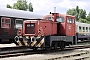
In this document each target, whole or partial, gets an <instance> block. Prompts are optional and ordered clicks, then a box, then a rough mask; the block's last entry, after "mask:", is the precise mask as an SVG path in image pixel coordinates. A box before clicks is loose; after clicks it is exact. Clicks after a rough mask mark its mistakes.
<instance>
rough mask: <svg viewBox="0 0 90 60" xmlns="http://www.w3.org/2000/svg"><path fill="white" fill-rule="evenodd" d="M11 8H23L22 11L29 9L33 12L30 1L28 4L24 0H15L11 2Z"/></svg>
mask: <svg viewBox="0 0 90 60" xmlns="http://www.w3.org/2000/svg"><path fill="white" fill-rule="evenodd" d="M28 6H29V7H28ZM13 9H18V10H24V11H27V10H28V9H29V11H32V12H33V7H32V4H31V2H30V3H29V5H28V4H27V1H26V0H17V2H16V3H14V4H13Z"/></svg>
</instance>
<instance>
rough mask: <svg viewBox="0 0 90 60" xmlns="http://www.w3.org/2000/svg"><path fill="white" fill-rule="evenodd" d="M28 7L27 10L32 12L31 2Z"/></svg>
mask: <svg viewBox="0 0 90 60" xmlns="http://www.w3.org/2000/svg"><path fill="white" fill-rule="evenodd" d="M28 9H29V11H32V12H33V7H32V3H31V2H30V3H29V5H28Z"/></svg>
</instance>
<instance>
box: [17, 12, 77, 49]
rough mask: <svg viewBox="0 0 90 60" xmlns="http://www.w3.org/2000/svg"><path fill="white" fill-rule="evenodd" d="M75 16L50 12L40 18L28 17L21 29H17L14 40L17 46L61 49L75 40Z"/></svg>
mask: <svg viewBox="0 0 90 60" xmlns="http://www.w3.org/2000/svg"><path fill="white" fill-rule="evenodd" d="M76 40H77V39H76V22H75V16H71V15H64V14H59V13H50V14H49V15H46V16H44V17H43V18H42V19H30V20H25V21H24V22H23V29H18V34H17V36H16V37H15V41H16V43H17V44H18V45H19V46H29V47H31V48H32V49H37V48H45V49H47V50H48V49H51V48H54V49H57V47H60V48H61V49H62V50H63V49H64V48H65V46H66V45H69V44H75V43H76V42H77V41H76Z"/></svg>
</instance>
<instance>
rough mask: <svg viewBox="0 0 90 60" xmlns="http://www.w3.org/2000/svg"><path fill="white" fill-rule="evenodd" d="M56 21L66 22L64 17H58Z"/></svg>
mask: <svg viewBox="0 0 90 60" xmlns="http://www.w3.org/2000/svg"><path fill="white" fill-rule="evenodd" d="M56 21H57V22H64V17H57V18H56Z"/></svg>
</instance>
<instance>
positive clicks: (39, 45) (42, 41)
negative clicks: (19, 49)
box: [37, 38, 44, 47]
mask: <svg viewBox="0 0 90 60" xmlns="http://www.w3.org/2000/svg"><path fill="white" fill-rule="evenodd" d="M43 43H44V38H43V39H42V40H41V41H40V43H39V44H38V45H37V47H41V45H42V44H43Z"/></svg>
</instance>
